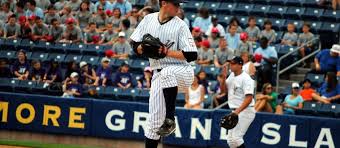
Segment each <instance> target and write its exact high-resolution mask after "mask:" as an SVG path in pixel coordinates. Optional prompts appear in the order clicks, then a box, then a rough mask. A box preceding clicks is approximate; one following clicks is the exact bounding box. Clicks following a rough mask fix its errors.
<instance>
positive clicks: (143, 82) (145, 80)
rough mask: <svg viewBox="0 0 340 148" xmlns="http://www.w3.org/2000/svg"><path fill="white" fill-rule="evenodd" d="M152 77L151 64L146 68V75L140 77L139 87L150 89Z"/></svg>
mask: <svg viewBox="0 0 340 148" xmlns="http://www.w3.org/2000/svg"><path fill="white" fill-rule="evenodd" d="M151 79H152V69H151V67H150V66H147V67H145V68H144V75H143V77H141V78H140V79H138V80H137V87H138V88H144V89H150V88H151Z"/></svg>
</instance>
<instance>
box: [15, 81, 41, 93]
mask: <svg viewBox="0 0 340 148" xmlns="http://www.w3.org/2000/svg"><path fill="white" fill-rule="evenodd" d="M36 84H37V82H35V81H30V80H21V81H19V83H18V85H15V86H14V92H18V93H32V88H33V87H35V85H36Z"/></svg>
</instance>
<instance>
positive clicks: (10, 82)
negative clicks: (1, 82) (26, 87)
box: [8, 79, 20, 92]
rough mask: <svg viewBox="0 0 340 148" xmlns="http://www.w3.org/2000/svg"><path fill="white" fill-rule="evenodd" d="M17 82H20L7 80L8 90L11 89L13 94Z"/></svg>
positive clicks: (17, 84)
mask: <svg viewBox="0 0 340 148" xmlns="http://www.w3.org/2000/svg"><path fill="white" fill-rule="evenodd" d="M19 82H20V80H17V79H9V83H8V86H9V87H10V89H12V91H13V92H15V89H14V88H15V87H16V86H19Z"/></svg>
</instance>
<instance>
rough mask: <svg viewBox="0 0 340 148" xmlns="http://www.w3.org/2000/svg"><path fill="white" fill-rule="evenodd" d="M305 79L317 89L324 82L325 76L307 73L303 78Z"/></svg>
mask: <svg viewBox="0 0 340 148" xmlns="http://www.w3.org/2000/svg"><path fill="white" fill-rule="evenodd" d="M305 79H309V80H310V81H311V82H312V86H313V87H314V88H319V87H320V85H321V84H322V83H323V82H324V79H325V75H323V74H313V73H307V74H306V76H305Z"/></svg>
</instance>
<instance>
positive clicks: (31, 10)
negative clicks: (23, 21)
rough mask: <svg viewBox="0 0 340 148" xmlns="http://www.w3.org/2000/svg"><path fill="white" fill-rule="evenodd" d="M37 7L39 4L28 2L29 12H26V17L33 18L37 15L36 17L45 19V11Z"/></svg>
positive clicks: (33, 1) (30, 0)
mask: <svg viewBox="0 0 340 148" xmlns="http://www.w3.org/2000/svg"><path fill="white" fill-rule="evenodd" d="M36 6H37V3H36V2H35V0H29V1H28V2H27V8H28V9H27V10H26V16H27V17H29V16H32V15H35V16H39V17H40V18H44V11H43V10H42V9H41V8H39V7H36Z"/></svg>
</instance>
